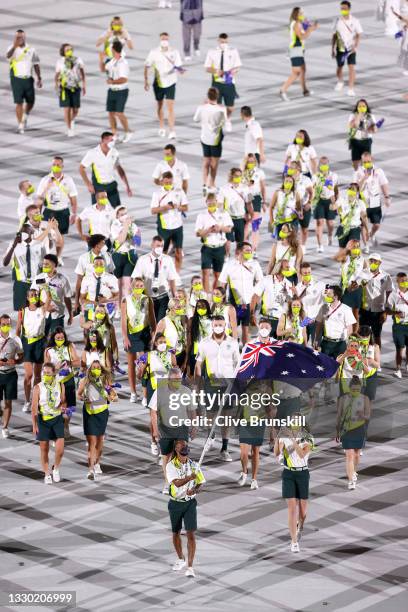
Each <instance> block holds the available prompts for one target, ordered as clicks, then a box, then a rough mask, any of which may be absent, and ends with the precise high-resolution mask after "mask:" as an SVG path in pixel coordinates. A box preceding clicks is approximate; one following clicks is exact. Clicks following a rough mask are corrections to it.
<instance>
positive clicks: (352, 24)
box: [333, 15, 363, 51]
mask: <svg viewBox="0 0 408 612" xmlns="http://www.w3.org/2000/svg"><path fill="white" fill-rule="evenodd" d="M333 32H335V33H337V34H338V35H339V37H340V38H341V40H342V42H343V44H344V49H340V50H343V51H349V50H351V49H352V48H353V46H354V43H355V39H356V36H357V34H362V33H363V28H362V27H361V24H360V21H359V20H358V19H357V18H356V17H353V16H352V15H350V16H349V18H348V19H344V17H338V18H337V19H336V22H335V24H334V28H333Z"/></svg>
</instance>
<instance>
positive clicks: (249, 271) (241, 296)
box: [218, 259, 264, 304]
mask: <svg viewBox="0 0 408 612" xmlns="http://www.w3.org/2000/svg"><path fill="white" fill-rule="evenodd" d="M218 281H219V283H220V284H223V283H226V284H227V285H228V287H229V289H230V291H231V292H232V295H233V296H234V299H235V302H236V304H250V302H251V300H252V296H253V295H254V293H256V294H257V295H261V293H262V290H263V281H264V277H263V273H262V269H261V266H260V265H259V263H258V262H257V261H256V260H255V259H251V260H250V261H245V263H243V264H241V263H240V262H239V261H238V260H237V259H233V260H230V261H227V262H226V263H225V264H224V266H223V268H222V270H221V274H220V277H219V279H218Z"/></svg>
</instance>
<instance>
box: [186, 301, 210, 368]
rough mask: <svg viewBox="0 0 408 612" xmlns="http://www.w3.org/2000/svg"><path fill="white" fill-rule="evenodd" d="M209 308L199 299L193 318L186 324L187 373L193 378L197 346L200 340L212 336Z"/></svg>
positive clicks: (208, 305) (206, 302)
mask: <svg viewBox="0 0 408 612" xmlns="http://www.w3.org/2000/svg"><path fill="white" fill-rule="evenodd" d="M211 319H212V317H211V308H210V304H209V303H208V301H207V300H204V299H200V300H198V301H197V304H196V307H195V308H194V313H193V316H192V317H191V318H190V319H189V320H188V322H187V356H188V357H187V358H188V373H189V375H190V376H191V377H193V376H194V370H195V364H196V357H197V353H198V345H199V344H200V342H201V340H204V338H208V336H211V334H212V326H211Z"/></svg>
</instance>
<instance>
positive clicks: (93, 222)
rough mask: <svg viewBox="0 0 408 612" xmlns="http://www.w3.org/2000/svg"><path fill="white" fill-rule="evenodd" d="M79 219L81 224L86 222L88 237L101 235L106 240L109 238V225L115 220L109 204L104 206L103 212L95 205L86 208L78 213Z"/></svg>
mask: <svg viewBox="0 0 408 612" xmlns="http://www.w3.org/2000/svg"><path fill="white" fill-rule="evenodd" d="M79 218H80V219H81V221H82V222H84V221H87V223H88V226H89V227H88V233H89V235H90V236H92V235H93V234H102V236H106V238H108V237H109V236H110V231H111V225H112V222H113V220H114V218H115V211H114V210H113V208H112V206H111V205H110V204H107V205H106V206H104V208H103V210H100V209H99V208H97V207H96V205H92V206H87V207H86V208H84V210H83V211H82V212H81V213H80V215H79Z"/></svg>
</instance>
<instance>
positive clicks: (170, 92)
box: [153, 81, 176, 102]
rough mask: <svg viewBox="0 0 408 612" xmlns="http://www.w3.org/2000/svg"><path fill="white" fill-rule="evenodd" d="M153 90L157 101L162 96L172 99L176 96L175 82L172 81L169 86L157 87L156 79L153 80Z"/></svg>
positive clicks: (162, 98)
mask: <svg viewBox="0 0 408 612" xmlns="http://www.w3.org/2000/svg"><path fill="white" fill-rule="evenodd" d="M153 91H154V97H155V98H156V100H157V102H161V101H162V100H164V98H166V100H174V99H175V97H176V84H175V83H174V84H173V85H170V87H159V85H158V84H157V81H154V83H153Z"/></svg>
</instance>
